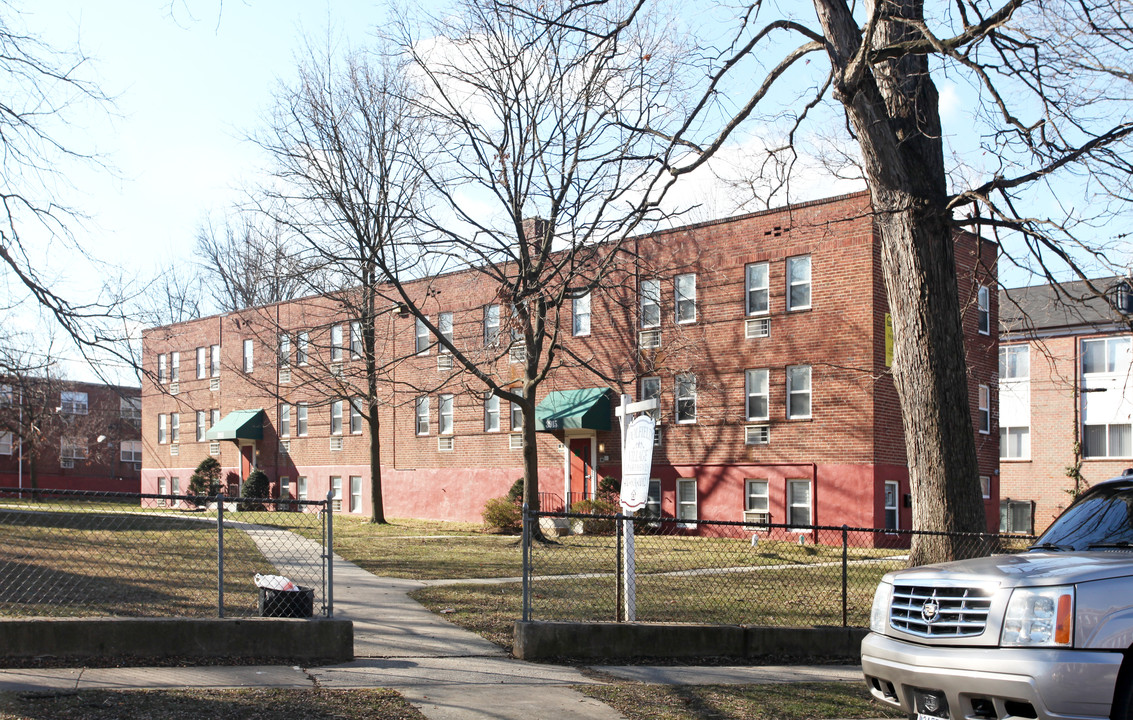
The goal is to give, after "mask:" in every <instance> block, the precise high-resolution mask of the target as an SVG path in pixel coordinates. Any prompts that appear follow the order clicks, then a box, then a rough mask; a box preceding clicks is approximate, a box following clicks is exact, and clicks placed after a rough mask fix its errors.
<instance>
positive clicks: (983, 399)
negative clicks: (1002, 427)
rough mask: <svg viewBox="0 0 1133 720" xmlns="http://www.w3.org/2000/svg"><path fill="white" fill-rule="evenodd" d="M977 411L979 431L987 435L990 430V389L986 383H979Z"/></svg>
mask: <svg viewBox="0 0 1133 720" xmlns="http://www.w3.org/2000/svg"><path fill="white" fill-rule="evenodd" d="M979 412H980V432H981V433H983V434H984V435H987V434H988V433H990V432H991V389H990V388H988V386H987V385H980V389H979Z"/></svg>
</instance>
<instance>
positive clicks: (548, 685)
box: [0, 557, 861, 720]
mask: <svg viewBox="0 0 1133 720" xmlns="http://www.w3.org/2000/svg"><path fill="white" fill-rule="evenodd" d="M334 575H335V617H339V618H345V619H348V620H352V621H353V622H354V652H355V655H356V657H357V659H356V660H354V661H353V662H349V663H344V664H341V665H332V666H326V667H317V668H306V669H304V668H299V667H287V666H260V667H255V666H236V667H228V666H209V667H187V668H182V667H172V668H87V669H44V670H38V669H20V670H0V690H15V691H28V690H39V691H68V690H89V689H119V690H122V689H167V688H184V687H193V688H217V689H220V688H253V687H274V688H314V687H326V688H369V687H385V688H392V689H394V690H397V691H398V692H400V693H401V694H402V695H403V696H404V697H405V698H406V699H407V700H409V701H410V702H412V703H413V704H414V705H415V706H416V707H417V708H418V709H419V710H421V712H422V713H424V714H425V716H426V717H428V718H430V720H480V719H481V718H483V719H485V720H486V719H489V718H490V719H492V720H512V719H514V720H530V718H534V717H563V718H578V719H579V720H619V719H620V718H621V715H619V714H618V713H617V712H615V711H614V710H612V709H611V708H609V707H608V706H606V705H604V704H602V703H599V702H597V701H595V700H592V699H590V698H588V697H586V696H584V695H583V694H581V693H579V692H576V691H575V690H572V689H571V688H570V686H571V685H585V684H596V683H601V682H602V681H601V680H599V679H595V677H593V676H587V675H585V674H583V673H582V671H581V670H579V669H578V668H573V667H565V666H560V665H543V664H538V663H529V662H523V661H520V660H515V659H512V658H510V657H508V656H507V654H506V653H505V652H504V651H503V650H502V649H501V648H499V647H498V646H496V645H494V644H492V643H490V642H488V641H487V640H484V639H483V638H481V637H480V636H479V635H476V634H475V633H472V632H469V631H467V630H464V629H462V628H459V627H457V626H455V625H453V624H452V623H449V622H447V621H445V620H443V619H441V618H440V617H439V616H437V615H435V614H434V613H432V612H429V611H428V610H426V609H425V608H424V607H423V606H422V605H420V604H419V603H417V602H416V601H414V600H412V599H410V598H409V596H408V594H407V593H409V592H410V591H411V590H414V589H416V588H419V587H423V586H424V585H425V583H422V582H417V581H413V580H399V579H393V578H381V577H377V576H375V575H373V574H372V573H369V572H366V571H365V570H362V569H361V568H359V567H358V566H356V565H354V564H353V563H349V562H346V561H344V560H341V559H340V558H337V557H336V558H335V565H334ZM594 670H596V671H599V672H600V673H604V674H607V675H609V676H613V677H617V678H622V679H626V680H633V681H637V682H644V683H663V684H676V685H696V684H739V683H778V682H815V681H847V682H860V681H861V671H860V669H859V668H856V667H853V666H808V667H794V666H791V667H768V666H762V667H686V666H680V667H671V666H664V667H652V666H626V667H615V666H601V667H595V668H594Z"/></svg>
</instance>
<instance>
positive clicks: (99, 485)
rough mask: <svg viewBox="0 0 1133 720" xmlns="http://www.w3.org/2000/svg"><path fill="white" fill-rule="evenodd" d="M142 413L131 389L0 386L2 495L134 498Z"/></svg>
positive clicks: (37, 380) (15, 381)
mask: <svg viewBox="0 0 1133 720" xmlns="http://www.w3.org/2000/svg"><path fill="white" fill-rule="evenodd" d="M141 413H142V404H141V390H140V388H136V387H123V386H117V385H102V384H98V383H85V382H73V381H69V380H57V379H52V378H46V377H8V378H3V379H0V487H12V488H25V487H26V488H30V487H37V488H43V489H52V490H95V491H109V492H132V493H136V492H138V491H139V489H140V478H141V469H142V431H141Z"/></svg>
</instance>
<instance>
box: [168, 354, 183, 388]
mask: <svg viewBox="0 0 1133 720" xmlns="http://www.w3.org/2000/svg"><path fill="white" fill-rule="evenodd" d="M180 381H181V353H179V352H171V353H169V382H180Z"/></svg>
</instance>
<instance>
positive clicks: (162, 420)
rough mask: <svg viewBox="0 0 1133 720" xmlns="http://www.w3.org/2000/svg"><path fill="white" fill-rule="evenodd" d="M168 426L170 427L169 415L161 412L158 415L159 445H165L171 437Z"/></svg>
mask: <svg viewBox="0 0 1133 720" xmlns="http://www.w3.org/2000/svg"><path fill="white" fill-rule="evenodd" d="M168 428H169V416H168V415H166V414H165V413H161V414H159V415H158V416H157V442H158V444H159V445H163V444H165V443H167V442H169V437H168V432H169V430H168Z"/></svg>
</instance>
